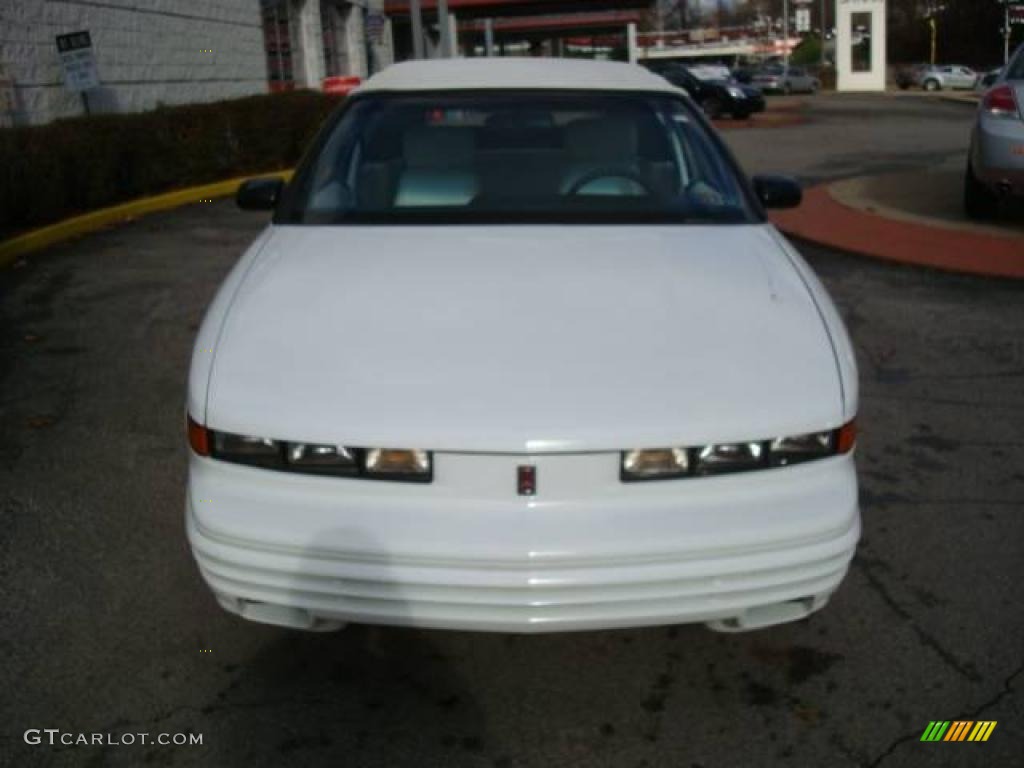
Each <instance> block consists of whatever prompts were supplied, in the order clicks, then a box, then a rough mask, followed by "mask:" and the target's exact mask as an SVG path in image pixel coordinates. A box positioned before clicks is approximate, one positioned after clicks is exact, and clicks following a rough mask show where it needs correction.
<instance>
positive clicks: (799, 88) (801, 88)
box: [751, 66, 821, 94]
mask: <svg viewBox="0 0 1024 768" xmlns="http://www.w3.org/2000/svg"><path fill="white" fill-rule="evenodd" d="M751 84H752V85H755V86H757V87H758V88H760V89H761V90H762V91H764V92H765V93H786V94H789V93H816V92H817V91H818V89H819V88H820V87H821V82H820V81H819V80H818V78H816V77H814V76H812V75H811V74H810V73H809V72H808V71H807V70H806V69H804V68H803V67H794V66H790V67H789V68H788V69H787V68H786V67H785V66H771V67H765V68H764V69H761V70H759V71H758V72H757V73H755V74H754V77H753V79H752V80H751Z"/></svg>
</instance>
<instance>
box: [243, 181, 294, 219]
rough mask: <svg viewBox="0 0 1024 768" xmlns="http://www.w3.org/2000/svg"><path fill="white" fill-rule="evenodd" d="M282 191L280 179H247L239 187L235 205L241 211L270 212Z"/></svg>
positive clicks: (282, 185)
mask: <svg viewBox="0 0 1024 768" xmlns="http://www.w3.org/2000/svg"><path fill="white" fill-rule="evenodd" d="M282 189H284V182H283V181H282V180H281V179H274V178H268V179H249V180H248V181H243V182H242V183H241V184H240V185H239V187H238V192H237V194H236V195H235V204H236V205H237V206H238V207H239V208H241V209H242V210H243V211H272V210H274V206H276V205H277V199H278V198H279V197H280V196H281V190H282Z"/></svg>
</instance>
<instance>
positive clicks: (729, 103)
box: [645, 62, 765, 120]
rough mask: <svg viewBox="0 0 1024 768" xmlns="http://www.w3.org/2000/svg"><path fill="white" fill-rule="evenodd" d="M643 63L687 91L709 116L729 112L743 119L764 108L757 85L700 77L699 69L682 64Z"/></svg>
mask: <svg viewBox="0 0 1024 768" xmlns="http://www.w3.org/2000/svg"><path fill="white" fill-rule="evenodd" d="M645 66H646V67H647V68H648V69H650V70H651V71H652V72H655V73H656V74H659V75H661V76H662V77H663V78H665V79H666V80H668V81H669V82H670V83H672V85H674V86H676V87H677V88H682V89H683V90H684V91H686V92H687V93H688V94H690V98H692V99H693V100H694V101H696V102H697V104H699V105H700V107H701V109H702V110H704V113H705V114H706V115H707V116H708V117H710V118H712V119H717V118H719V117H721V116H722V115H731V116H732V117H734V118H735V119H737V120H743V119H745V118H747V117H750V115H752V114H754V113H755V112H763V111H764V107H765V104H764V96H763V95H762V94H761V91H760V89H758V88H753V87H751V86H749V85H742V84H741V83H737V82H732V81H729V80H726V79H724V78H722V79H719V78H711V79H707V78H701V77H698V76H697V73H696V72H697V71H699V70H697V71H695V70H694V69H691V68H690V67H687V66H684V65H682V64H676V63H671V62H670V63H660V62H657V63H655V62H648V63H645Z"/></svg>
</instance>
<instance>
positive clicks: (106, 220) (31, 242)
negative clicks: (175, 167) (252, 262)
mask: <svg viewBox="0 0 1024 768" xmlns="http://www.w3.org/2000/svg"><path fill="white" fill-rule="evenodd" d="M291 175H292V172H291V171H269V172H267V173H257V174H250V175H248V176H239V177H237V178H234V179H227V180H225V181H218V182H214V183H213V184H203V185H201V186H198V187H188V188H186V189H179V190H175V191H174V192H167V193H165V194H162V195H155V196H153V197H143V198H139V199H138V200H131V201H129V202H127V203H121V204H120V205H114V206H111V207H110V208H101V209H99V210H98V211H90V212H89V213H84V214H82V215H81V216H73V217H72V218H70V219H64V220H63V221H59V222H57V223H56V224H50V225H48V226H45V227H41V228H39V229H33V230H32V231H30V232H26V233H25V234H23V235H18V236H17V237H14V238H12V239H10V240H4V241H3V242H0V268H2V267H6V266H8V265H9V264H11V263H12V262H14V261H15V260H16V259H18V258H20V257H22V256H26V255H28V254H30V253H34V252H35V251H40V250H42V249H44V248H48V247H50V246H51V245H56V244H57V243H61V242H64V241H65V240H70V239H72V238H75V237H79V236H80V235H84V234H88V233H89V232H95V231H97V230H99V229H103V228H105V227H107V226H109V225H111V224H116V223H118V222H122V221H127V220H129V219H134V218H137V217H139V216H143V215H145V214H147V213H155V212H156V211H165V210H167V209H169V208H177V207H179V206H182V205H188V204H189V203H198V202H200V201H202V200H212V199H214V198H217V197H228V196H230V195H233V194H234V193H235V190H237V189H238V185H239V184H241V183H242V182H243V181H246V180H247V179H253V178H258V177H264V176H277V177H280V178H282V179H285V180H287V179H289V178H290V177H291Z"/></svg>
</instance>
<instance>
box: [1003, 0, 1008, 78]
mask: <svg viewBox="0 0 1024 768" xmlns="http://www.w3.org/2000/svg"><path fill="white" fill-rule="evenodd" d="M1003 14H1004V20H1003V66H1004V67H1005V66H1006V65H1007V64H1009V63H1010V4H1009V3H1004V4H1003Z"/></svg>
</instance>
